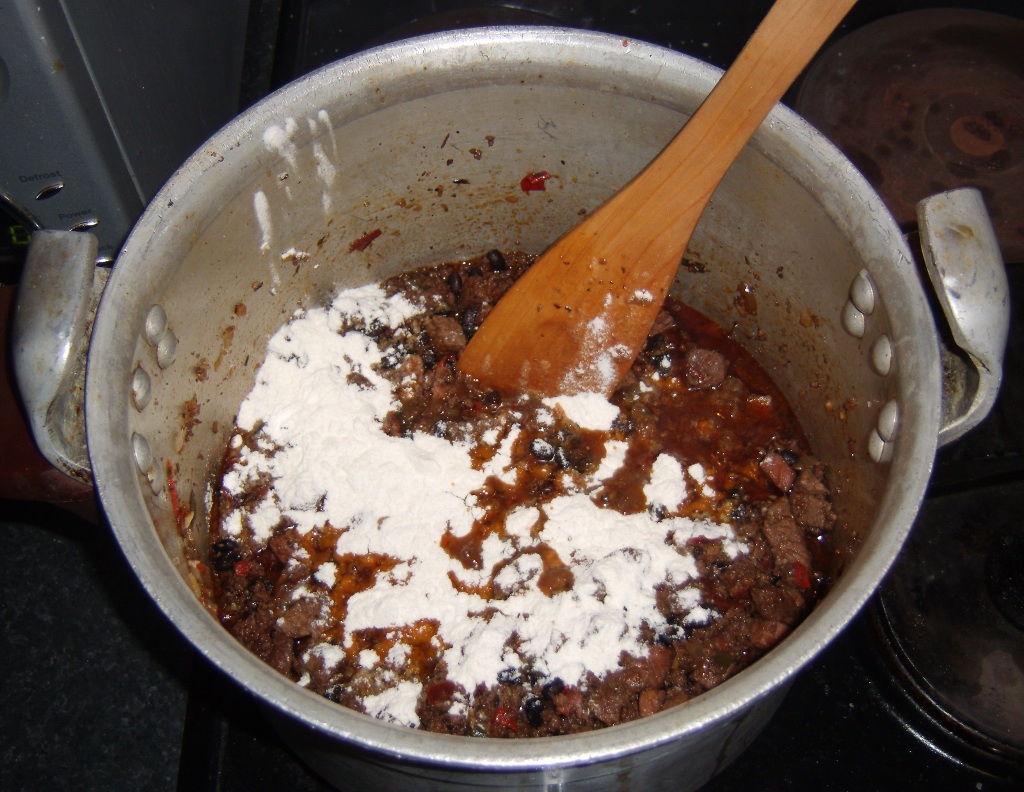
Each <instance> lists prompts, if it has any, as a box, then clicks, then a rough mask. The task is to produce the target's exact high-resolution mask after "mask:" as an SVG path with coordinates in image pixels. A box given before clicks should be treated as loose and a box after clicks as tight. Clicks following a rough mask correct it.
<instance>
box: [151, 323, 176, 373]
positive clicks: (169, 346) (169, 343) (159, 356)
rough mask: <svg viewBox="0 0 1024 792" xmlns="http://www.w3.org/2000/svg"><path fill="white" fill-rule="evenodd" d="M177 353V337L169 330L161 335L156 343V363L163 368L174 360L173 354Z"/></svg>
mask: <svg viewBox="0 0 1024 792" xmlns="http://www.w3.org/2000/svg"><path fill="white" fill-rule="evenodd" d="M177 353H178V339H177V337H176V336H175V335H174V333H172V332H171V331H170V330H168V331H167V332H166V333H164V334H163V336H161V338H160V340H159V341H158V342H157V345H156V363H157V365H158V366H160V368H162V369H165V368H167V367H168V366H169V365H171V363H173V362H174V356H175V355H176V354H177Z"/></svg>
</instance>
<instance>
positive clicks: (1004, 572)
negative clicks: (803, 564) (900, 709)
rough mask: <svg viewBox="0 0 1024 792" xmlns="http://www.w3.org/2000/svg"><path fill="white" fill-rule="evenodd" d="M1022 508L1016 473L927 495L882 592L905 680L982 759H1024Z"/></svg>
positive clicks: (885, 621)
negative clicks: (976, 486) (1009, 477)
mask: <svg viewBox="0 0 1024 792" xmlns="http://www.w3.org/2000/svg"><path fill="white" fill-rule="evenodd" d="M1015 478H1016V477H1015ZM1022 507H1024V493H1021V491H1020V483H1019V481H1016V480H1014V481H1011V482H1010V483H1004V484H1000V485H993V486H989V487H986V488H983V489H971V490H968V491H963V492H953V493H949V494H944V495H936V496H933V497H932V498H931V499H930V500H929V501H928V502H926V504H925V507H924V509H923V510H922V512H921V516H920V517H919V519H918V522H917V524H916V525H915V528H914V531H913V532H912V533H911V536H910V539H909V540H908V543H907V545H906V546H905V547H904V550H903V552H902V553H901V555H900V559H899V561H898V562H897V564H896V566H895V567H894V568H893V570H892V572H891V573H890V575H889V577H888V578H887V579H886V581H885V583H884V584H883V586H882V588H881V590H880V592H879V605H880V608H879V611H880V620H881V623H882V626H883V633H884V637H885V643H886V648H887V650H888V652H889V654H890V659H891V661H892V663H893V664H894V666H895V668H896V670H897V673H898V674H899V676H900V677H901V678H902V679H903V682H904V685H905V686H906V687H907V689H908V691H909V692H910V693H911V694H912V696H913V697H914V698H915V699H916V700H917V702H918V704H919V705H920V706H921V707H923V709H924V710H925V711H926V712H927V713H928V714H929V715H930V716H931V717H932V719H933V720H934V721H935V723H936V725H937V726H938V727H940V728H942V729H945V730H947V731H948V732H950V733H952V734H953V735H954V736H955V737H957V738H959V739H960V740H962V741H963V742H965V743H967V744H969V745H970V746H972V747H973V748H974V749H976V750H977V751H978V752H979V755H980V756H982V757H984V759H985V760H986V761H988V760H993V761H994V760H997V759H1012V760H1013V761H1016V762H1020V761H1021V760H1024V620H1022V615H1024V610H1022V604H1024V596H1022V595H1024V567H1022V565H1021V561H1020V559H1021V555H1020V554H1019V553H1020V551H1021V549H1024V525H1021V524H1020V522H1019V521H1018V520H1017V519H1016V516H1015V515H1016V514H1019V511H1018V510H1019V509H1020V508H1022ZM1015 553H1016V554H1015Z"/></svg>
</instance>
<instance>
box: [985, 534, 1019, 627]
mask: <svg viewBox="0 0 1024 792" xmlns="http://www.w3.org/2000/svg"><path fill="white" fill-rule="evenodd" d="M1021 559H1024V536H1021V535H1020V532H1019V531H1018V532H1017V533H1016V534H1010V533H1006V534H1004V535H1002V536H999V537H997V538H996V539H995V541H993V542H992V547H991V549H990V550H989V553H988V557H987V558H986V559H985V582H986V584H987V586H988V593H989V596H990V597H991V598H992V602H993V603H994V604H995V606H996V609H997V610H998V611H999V613H1000V615H1002V617H1003V618H1004V619H1006V620H1007V622H1009V623H1010V624H1012V625H1013V626H1014V627H1016V628H1017V629H1018V630H1020V631H1021V632H1022V633H1024V563H1022V561H1021Z"/></svg>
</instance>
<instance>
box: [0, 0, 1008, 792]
mask: <svg viewBox="0 0 1024 792" xmlns="http://www.w3.org/2000/svg"><path fill="white" fill-rule="evenodd" d="M251 5H252V13H251V19H250V32H251V41H250V47H249V49H248V54H247V60H246V64H245V67H246V68H245V74H246V79H245V83H244V84H243V86H242V104H243V105H245V104H248V103H250V102H253V101H256V100H258V99H259V98H261V97H262V96H263V95H264V94H266V93H267V92H269V91H270V90H272V89H273V88H275V87H277V86H278V85H281V84H283V83H285V82H287V81H288V80H290V79H293V78H294V77H296V76H299V75H301V74H303V73H305V72H307V71H309V70H310V69H312V68H315V67H316V66H318V65H320V64H322V63H325V62H328V61H330V60H333V59H336V58H338V57H342V56H344V55H346V54H349V53H351V52H354V51H358V50H359V49H362V48H365V47H366V46H370V45H373V44H377V43H381V42H384V41H387V40H391V39H396V38H401V37H403V36H405V35H411V34H415V33H422V32H428V31H431V30H437V29H445V28H450V27H457V26H466V25H474V24H518V23H531V24H557V25H568V26H573V27H586V28H592V29H598V30H607V31H610V32H614V33H616V34H621V35H623V36H628V37H633V38H639V39H644V40H647V41H652V42H654V43H658V44H662V45H665V46H669V47H672V48H674V49H677V50H681V51H684V52H687V53H689V54H692V55H694V56H696V57H699V58H701V59H703V60H706V61H709V62H711V63H713V64H715V65H718V66H722V67H726V66H728V64H729V63H730V62H731V61H732V59H733V58H734V57H735V55H736V53H737V52H738V51H739V49H740V48H741V47H742V44H743V42H744V41H745V39H746V37H747V36H748V35H749V33H750V32H751V31H752V30H753V28H754V26H755V25H756V22H757V20H758V19H759V18H760V17H761V16H762V15H763V13H764V12H765V11H766V9H767V8H768V6H769V5H770V2H768V0H729V1H728V2H726V3H719V4H706V3H701V4H697V3H694V4H680V3H676V2H661V1H659V2H632V3H622V2H613V0H535V1H534V2H515V3H497V2H493V3H492V2H475V3H474V2H443V1H442V0H417V1H416V2H409V1H408V0H403V2H396V3H389V4H376V5H373V4H365V3H358V2H346V1H345V0H253V2H252V4H251ZM937 6H961V7H962V6H970V7H971V8H972V9H973V8H977V9H982V10H986V11H991V12H996V13H1001V14H1007V15H1011V16H1015V17H1017V18H1020V17H1021V16H1022V9H1021V8H1020V7H1019V3H1018V2H1016V0H1005V2H996V1H995V0H993V1H992V2H987V3H984V2H979V3H969V2H966V1H965V0H964V1H963V2H953V3H942V2H931V3H927V2H913V1H912V0H906V1H905V2H883V1H882V0H861V3H860V4H859V5H858V6H857V7H856V8H855V10H854V12H853V13H852V14H851V16H850V18H849V21H848V23H847V24H846V25H844V27H843V28H841V29H840V31H838V33H837V38H841V37H844V36H847V35H850V34H851V33H852V32H854V31H855V30H858V29H862V28H863V26H865V25H868V24H870V23H874V22H875V21H876V20H879V19H881V18H883V17H887V16H888V15H891V14H893V13H895V12H897V11H912V10H915V9H919V8H925V7H937ZM1017 57H1019V56H1017ZM1017 91H1018V98H1019V97H1020V94H1024V78H1022V81H1021V83H1020V84H1018V86H1017ZM798 94H799V91H798V90H794V91H793V92H792V94H791V96H789V97H787V101H790V103H791V104H796V102H797V101H798V98H799V97H798ZM822 126H823V127H824V124H822ZM211 131H212V130H211ZM1018 134H1019V133H1018ZM841 137H842V135H839V134H837V138H841ZM834 139H836V138H834ZM836 142H837V144H839V145H841V144H842V142H843V141H841V140H839V139H836ZM848 153H850V152H848ZM856 154H857V152H853V153H850V156H851V157H852V158H853V159H854V160H855V161H857V158H856V156H855V155H856ZM1011 164H1013V165H1016V164H1019V163H1016V162H1013V163H1011ZM865 172H866V173H867V171H865ZM878 186H879V185H878V184H876V187H878ZM949 186H953V185H949ZM1016 193H1019V190H1017V191H1016ZM883 197H886V198H887V200H889V197H888V196H883ZM892 200H895V199H892ZM1017 200H1019V198H1018V199H1017ZM895 212H896V210H895V209H894V213H895ZM1017 216H1018V217H1019V216H1024V215H1022V213H1020V212H1018V214H1017ZM907 230H908V233H912V228H910V227H908V229H907ZM1007 269H1008V275H1009V280H1010V288H1011V304H1012V305H1014V306H1017V305H1021V304H1022V302H1024V263H1021V262H1020V261H1019V260H1014V261H1011V262H1010V263H1008V267H1007ZM1022 360H1024V328H1022V323H1021V320H1020V317H1019V316H1016V315H1014V316H1013V323H1012V326H1011V336H1010V341H1009V347H1008V350H1007V356H1006V374H1005V380H1004V384H1003V388H1002V391H1001V394H1000V398H999V401H998V403H997V405H996V408H995V410H994V411H993V413H992V414H991V415H990V416H989V418H988V419H987V420H986V421H985V422H984V423H983V424H982V425H981V426H980V427H979V428H978V429H976V430H975V431H974V432H972V433H971V434H970V435H968V436H967V437H965V438H963V439H962V440H960V441H957V442H956V443H953V444H952V445H950V446H947V447H946V448H943V449H941V451H940V453H939V457H938V459H937V462H936V467H935V473H934V475H933V478H932V484H931V488H930V492H929V497H928V499H927V501H926V502H925V504H924V506H923V508H922V510H921V512H920V514H919V517H918V519H917V521H916V523H915V526H914V530H913V531H912V533H911V537H910V540H909V541H908V544H907V546H906V547H905V548H904V551H903V552H902V554H901V556H900V558H899V560H898V561H897V563H896V566H895V567H894V568H893V570H892V572H891V573H890V575H889V576H888V577H887V579H886V581H885V582H884V584H883V585H882V587H881V588H880V590H879V592H878V593H877V594H876V595H875V597H873V598H872V600H871V601H870V602H869V603H868V605H867V606H866V607H865V609H864V610H863V612H862V613H861V614H860V616H859V617H858V618H857V619H856V620H855V621H854V622H853V623H852V624H851V625H850V627H849V628H848V629H847V630H845V631H844V632H843V633H842V634H841V635H839V636H838V637H837V638H836V640H835V641H834V642H833V643H832V644H831V645H830V646H829V647H828V648H827V649H826V650H825V651H824V652H823V653H822V654H821V655H820V657H819V658H818V659H817V660H815V662H814V663H812V664H811V665H810V666H809V667H808V668H807V669H805V670H804V671H803V672H802V673H801V674H799V675H798V676H797V678H796V679H795V681H794V682H793V684H792V687H791V690H790V692H789V694H788V696H787V697H786V698H785V700H784V701H783V703H782V705H781V707H780V709H779V711H778V713H777V714H776V715H775V717H774V718H773V719H772V720H771V721H770V722H769V724H768V726H767V728H766V729H765V730H764V731H763V732H762V733H761V735H760V736H759V737H758V739H757V740H756V741H755V742H754V743H753V745H752V746H751V747H750V748H749V749H748V750H747V751H746V752H745V753H744V754H743V755H742V756H741V757H740V758H739V759H738V760H737V761H736V762H735V763H734V764H733V765H732V766H730V767H729V768H727V769H726V770H725V771H724V772H723V773H722V774H720V775H719V776H718V777H716V778H715V779H714V780H713V781H712V782H711V783H710V784H709V785H708V786H707V787H706V789H708V790H712V791H714V792H725V791H726V790H741V789H742V790H747V789H786V790H794V791H796V792H799V791H800V790H814V791H815V792H821V791H822V790H847V791H850V790H877V789H886V788H893V789H905V790H918V789H920V790H924V789H929V790H930V789H935V788H943V789H947V788H948V789H974V790H1010V789H1020V788H1022V785H1024V562H1022V561H1021V559H1022V558H1024V553H1022V550H1024V532H1022V531H1024V527H1022V525H1021V521H1020V520H1019V519H1017V515H1018V514H1019V512H1017V507H1018V506H1021V505H1022V503H1024V487H1022V485H1024V461H1022V451H1024V404H1022V400H1024V381H1022V377H1024V375H1022V372H1024V367H1022V366H1021V361H1022ZM3 508H4V512H5V516H4V518H3V520H4V522H5V523H6V524H5V525H3V526H2V528H0V530H2V531H3V536H4V537H5V538H6V539H7V542H8V545H7V547H6V549H5V552H4V553H0V559H2V560H0V565H2V566H0V630H2V632H0V634H2V635H3V641H4V647H5V648H4V657H5V666H6V670H5V674H4V681H3V682H2V683H0V704H2V706H3V711H4V712H5V713H16V714H17V717H15V718H10V717H5V729H4V730H3V737H2V738H0V751H2V754H0V789H12V790H15V789H19V790H20V789H61V788H71V789H76V790H84V789H97V790H99V789H103V790H120V789H126V790H127V789H148V790H171V789H177V790H180V792H206V791H207V790H208V791H209V792H213V791H214V790H219V791H220V792H233V791H234V790H238V791H239V792H242V790H244V791H245V792H262V791H263V790H266V791H267V792H270V790H273V792H279V791H280V790H282V789H288V790H295V792H328V790H330V789H331V787H329V786H327V785H326V784H324V783H323V782H322V781H321V780H320V779H318V778H317V777H316V776H315V775H314V774H313V773H312V772H311V771H309V770H307V769H306V768H305V767H304V766H303V765H302V763H301V762H300V761H299V760H298V759H297V758H296V757H295V756H294V755H293V754H291V753H290V752H289V750H288V749H287V748H286V747H285V746H284V744H283V743H282V742H281V740H280V739H279V738H278V736H277V734H276V733H275V732H274V730H273V728H272V726H271V725H270V721H269V720H268V719H267V718H266V717H265V713H264V712H263V710H262V708H261V705H260V704H258V703H257V702H256V701H255V700H254V699H253V698H251V697H250V696H249V694H247V693H246V692H245V691H243V690H241V689H240V688H238V687H237V686H236V685H235V683H233V682H232V681H230V680H228V679H226V678H224V677H223V676H222V675H221V674H220V672H218V671H216V670H215V669H213V668H212V667H211V666H209V665H208V664H207V663H206V661H205V660H204V659H203V658H201V657H199V656H198V655H197V654H196V653H195V652H194V651H193V650H192V649H191V648H190V647H189V646H188V645H186V644H185V643H184V642H183V641H182V640H181V639H180V638H179V637H178V636H177V634H176V633H174V631H173V629H172V628H171V627H170V626H169V625H168V624H167V623H166V621H165V620H164V619H163V617H162V616H161V615H160V614H159V612H158V611H157V609H156V608H155V606H153V605H152V604H151V603H150V602H149V600H148V599H147V598H146V596H145V594H144V593H143V591H142V589H141V587H140V586H139V585H138V583H137V582H136V581H135V580H134V578H133V577H132V575H131V573H130V571H129V570H128V569H127V567H126V565H125V564H124V562H123V559H122V558H121V556H120V551H119V550H118V548H117V547H116V544H115V543H114V542H113V540H112V538H111V537H110V535H109V533H108V532H107V531H106V529H105V527H103V526H94V525H90V524H87V523H81V522H79V521H77V520H75V519H74V518H71V517H69V516H67V515H66V514H64V513H62V512H57V511H55V510H51V509H48V508H35V507H29V506H24V505H20V504H6V503H5V504H3ZM44 592H45V597H44V596H43V594H44ZM681 772H682V771H681Z"/></svg>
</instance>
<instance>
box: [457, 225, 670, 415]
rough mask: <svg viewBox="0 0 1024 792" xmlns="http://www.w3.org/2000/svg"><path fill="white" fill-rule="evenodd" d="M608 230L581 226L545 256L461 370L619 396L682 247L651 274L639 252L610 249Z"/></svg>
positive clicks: (477, 338)
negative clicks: (642, 264)
mask: <svg viewBox="0 0 1024 792" xmlns="http://www.w3.org/2000/svg"><path fill="white" fill-rule="evenodd" d="M601 236H602V235H601V234H597V235H596V237H597V238H596V239H595V238H594V237H592V236H590V235H588V234H586V233H584V232H582V231H581V228H577V229H576V230H575V231H574V232H573V233H572V234H569V235H567V236H566V237H563V238H562V239H561V240H559V241H558V242H556V243H555V245H553V246H552V247H551V248H549V249H548V250H547V251H546V252H545V253H544V254H543V255H542V256H541V257H540V258H538V259H537V261H535V262H534V264H533V266H532V267H531V268H530V269H529V270H527V272H526V273H525V274H524V275H523V276H522V277H521V278H520V279H519V280H518V281H517V282H516V283H515V284H514V285H513V286H512V288H511V289H510V290H509V291H508V292H507V293H506V294H505V296H504V297H502V298H501V300H500V301H499V302H498V304H497V305H496V306H495V307H494V309H493V310H492V311H491V313H490V315H489V316H488V317H487V320H486V321H485V322H484V323H483V324H482V325H481V326H480V328H479V330H477V332H476V334H475V335H474V336H473V338H472V340H471V341H470V343H469V345H468V346H467V347H466V349H465V350H464V351H463V353H462V356H461V358H460V360H459V369H460V370H461V371H462V372H463V373H464V374H467V375H469V376H471V377H473V378H474V379H476V380H477V381H478V382H479V383H480V384H481V385H483V386H485V387H489V388H494V389H496V390H499V391H501V392H503V393H512V392H528V393H533V394H535V395H538V396H556V395H570V396H571V395H575V394H579V393H601V394H604V395H606V396H607V395H610V394H611V392H612V391H614V390H615V388H616V387H617V386H618V384H619V382H620V381H621V380H622V378H623V377H624V376H625V375H626V372H627V371H628V370H629V367H630V366H631V365H632V363H633V360H634V359H635V358H636V356H637V354H638V353H639V352H640V350H641V349H642V348H643V345H644V343H645V341H646V339H647V334H648V333H649V332H650V329H651V325H652V324H653V323H654V319H655V317H656V316H657V315H658V311H659V310H660V309H661V305H662V303H664V300H665V296H666V295H667V293H668V287H669V284H670V283H671V281H672V276H673V274H674V273H675V271H676V269H677V268H678V263H679V256H680V251H679V250H672V251H667V252H665V253H662V254H661V255H663V256H664V255H668V256H670V257H671V258H670V259H669V261H668V266H665V265H664V264H661V265H660V266H657V267H652V268H650V270H649V271H648V268H645V267H640V266H638V264H637V262H636V261H635V255H636V254H635V253H633V254H629V255H627V254H625V253H622V254H612V253H610V251H611V248H610V247H609V246H608V245H607V244H602V243H601V242H600V241H598V240H599V239H600V237H601ZM684 245H685V237H684ZM598 250H601V251H603V252H605V253H610V254H611V255H612V258H611V259H609V258H606V257H603V256H599V255H598V254H597V253H596V252H595V251H598ZM651 253H652V254H653V251H651ZM645 260H646V261H647V262H648V263H653V262H654V259H653V258H652V257H651V256H647V257H645Z"/></svg>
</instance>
